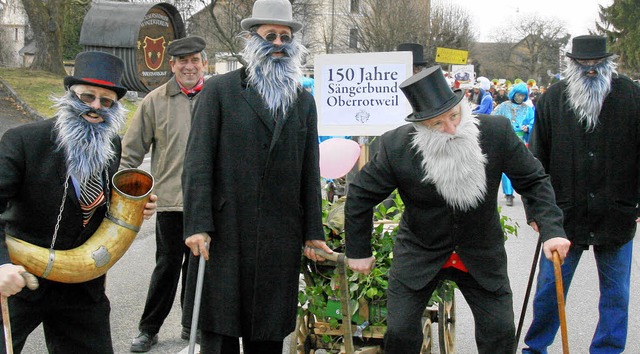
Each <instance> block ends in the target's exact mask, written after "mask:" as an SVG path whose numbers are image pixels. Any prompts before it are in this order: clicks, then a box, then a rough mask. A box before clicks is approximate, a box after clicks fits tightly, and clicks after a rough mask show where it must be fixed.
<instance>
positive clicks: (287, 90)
mask: <svg viewBox="0 0 640 354" xmlns="http://www.w3.org/2000/svg"><path fill="white" fill-rule="evenodd" d="M245 34H246V33H245ZM243 38H246V39H245V46H244V49H243V50H242V56H243V57H244V58H245V59H246V61H247V63H248V65H247V73H248V81H249V84H250V85H251V86H253V87H254V88H255V89H256V90H257V91H258V93H259V94H260V96H262V99H263V100H264V102H265V104H266V105H267V108H269V110H270V111H271V113H272V114H274V115H277V114H278V113H281V114H282V115H283V116H284V114H286V112H287V110H288V109H289V107H291V105H292V104H293V102H295V100H296V98H297V97H298V89H299V88H300V87H301V85H300V81H299V80H300V78H301V77H302V57H303V56H304V55H305V54H306V53H307V49H306V48H305V47H304V46H303V45H302V44H300V43H299V42H298V41H297V40H296V39H294V40H293V41H292V42H291V43H288V44H283V45H282V46H280V47H277V46H275V45H273V43H270V42H267V41H265V40H263V39H262V38H261V37H260V36H258V35H257V34H250V35H248V36H243ZM278 50H281V51H282V52H283V53H284V54H285V56H283V57H281V58H274V57H272V56H271V53H273V52H277V51H278Z"/></svg>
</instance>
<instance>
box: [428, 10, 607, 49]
mask: <svg viewBox="0 0 640 354" xmlns="http://www.w3.org/2000/svg"><path fill="white" fill-rule="evenodd" d="M440 1H444V2H445V3H452V4H456V5H459V6H460V7H462V8H464V9H466V10H467V11H468V12H469V14H470V15H471V18H472V20H473V22H474V24H475V26H476V28H477V32H476V33H477V34H476V39H477V40H478V41H480V42H487V41H490V40H491V34H492V33H494V32H495V31H496V29H498V28H502V27H504V26H505V24H508V23H509V22H510V19H511V18H512V17H514V16H515V17H519V16H520V15H527V14H537V15H538V16H539V17H542V18H548V17H552V18H556V19H558V20H560V21H562V22H564V25H565V27H566V28H567V30H568V32H569V34H571V36H572V37H575V36H579V35H582V34H588V32H587V30H588V29H594V28H595V25H594V24H595V21H596V20H597V19H598V11H599V8H598V5H603V6H605V7H606V6H610V5H611V4H612V3H613V0H525V1H517V0H516V1H514V0H485V1H481V0H440Z"/></svg>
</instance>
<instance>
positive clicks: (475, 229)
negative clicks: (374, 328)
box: [345, 66, 569, 354]
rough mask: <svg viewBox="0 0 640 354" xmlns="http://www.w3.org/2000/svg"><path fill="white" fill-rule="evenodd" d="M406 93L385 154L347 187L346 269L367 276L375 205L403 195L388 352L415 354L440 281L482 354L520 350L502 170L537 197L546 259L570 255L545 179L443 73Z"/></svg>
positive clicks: (505, 126) (418, 78) (384, 141)
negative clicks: (466, 314)
mask: <svg viewBox="0 0 640 354" xmlns="http://www.w3.org/2000/svg"><path fill="white" fill-rule="evenodd" d="M400 88H401V89H402V91H403V93H404V94H405V96H406V97H407V99H408V100H409V103H410V104H411V106H412V108H413V113H411V114H410V115H409V116H407V117H406V118H405V120H406V121H408V122H409V124H406V125H403V126H401V127H399V128H397V129H395V130H392V131H389V132H387V133H385V134H383V135H382V136H381V137H380V150H379V152H378V153H376V154H375V155H374V156H373V158H372V159H371V160H370V161H369V162H368V163H367V164H366V165H365V166H364V167H363V168H362V170H360V172H359V173H358V174H357V175H356V177H355V179H354V181H353V182H352V183H351V184H350V185H349V191H348V194H347V202H346V206H345V217H346V220H345V232H346V254H347V257H348V263H349V267H350V268H351V269H352V270H354V271H357V272H363V273H369V272H370V270H371V267H372V264H373V263H374V262H375V259H374V257H373V256H372V250H371V231H372V230H371V228H372V224H371V220H372V217H373V209H374V207H375V206H376V205H377V204H378V203H380V202H381V201H382V200H384V199H385V198H386V197H387V196H388V195H389V193H391V192H392V191H394V190H397V191H398V193H399V194H400V197H401V198H402V200H403V202H404V204H405V211H404V213H403V215H402V219H401V221H400V228H399V231H398V234H397V236H396V241H395V246H394V250H393V254H394V257H393V264H392V266H391V269H390V271H389V286H388V289H387V309H388V317H387V332H386V334H385V341H384V350H385V353H386V354H412V353H419V352H420V347H421V344H422V327H421V317H422V313H423V311H424V309H425V307H426V306H427V302H428V301H429V299H430V297H431V294H432V292H433V291H434V290H435V289H436V287H437V286H438V283H439V282H440V281H443V280H453V281H455V282H456V284H457V285H458V287H459V288H460V290H461V291H462V294H463V295H464V297H465V299H466V300H467V302H468V303H469V306H470V308H471V311H472V312H473V315H474V319H475V328H476V330H475V338H476V344H477V347H478V352H479V353H481V354H482V353H486V354H489V353H491V354H495V353H505V354H506V353H508V354H512V353H513V352H514V350H515V348H516V343H515V326H514V314H513V300H512V292H511V287H510V285H509V278H508V275H507V255H506V251H505V248H504V237H505V235H504V233H503V231H502V228H501V227H500V214H499V213H498V202H497V199H498V198H497V194H498V188H499V186H500V180H501V175H502V173H506V174H507V175H509V177H510V178H511V180H512V182H513V186H514V188H515V189H516V190H517V191H518V192H519V193H520V194H521V195H524V196H527V197H528V198H530V200H531V204H530V206H529V212H530V215H532V216H533V217H534V218H535V220H536V221H537V222H538V224H539V225H540V230H541V237H542V239H543V240H544V241H545V243H544V252H545V255H546V256H547V257H548V258H551V257H552V252H553V251H558V253H559V255H560V257H561V258H564V255H565V254H566V252H567V251H568V249H569V241H567V240H566V238H565V235H564V231H563V229H562V213H561V211H560V209H559V208H558V207H557V206H556V204H555V198H554V194H553V189H552V188H551V182H550V181H549V176H548V175H546V174H545V172H544V170H543V169H542V166H541V164H540V163H539V162H538V161H537V160H536V159H535V158H534V157H533V155H532V154H531V153H530V152H529V150H528V149H527V148H526V147H525V145H524V144H523V143H522V141H521V140H520V139H519V138H518V137H517V136H516V134H515V133H514V131H513V129H512V128H511V123H510V122H509V120H508V119H506V118H504V117H502V116H490V115H477V116H475V115H472V114H471V107H470V105H469V103H468V102H467V100H463V99H462V98H463V97H464V94H463V92H462V91H461V90H456V91H455V92H454V91H452V90H451V89H450V88H449V85H448V83H447V81H446V79H445V77H444V75H443V72H442V70H441V69H440V67H439V66H434V67H430V68H427V69H425V70H423V71H421V72H420V73H418V74H416V75H413V76H412V77H410V78H409V79H407V80H406V81H404V82H403V83H402V84H401V85H400Z"/></svg>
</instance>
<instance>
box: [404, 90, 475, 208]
mask: <svg viewBox="0 0 640 354" xmlns="http://www.w3.org/2000/svg"><path fill="white" fill-rule="evenodd" d="M461 114H462V119H461V121H460V125H458V128H457V130H456V134H455V135H450V134H447V133H441V132H438V131H434V130H431V129H429V128H427V127H425V126H423V125H421V124H418V123H415V124H414V126H415V128H416V133H415V135H414V137H413V139H412V142H411V145H412V146H413V148H415V149H416V150H417V152H418V153H419V154H421V155H422V169H423V172H424V177H423V179H422V181H423V182H425V183H433V184H434V185H435V187H436V190H437V191H438V193H440V195H441V196H442V197H443V198H444V199H445V201H446V202H447V204H448V205H449V206H450V207H452V208H455V209H458V210H462V211H468V210H470V209H473V208H475V207H476V206H478V204H480V202H482V201H483V200H484V197H485V195H486V191H487V177H486V173H485V165H486V164H487V157H486V156H485V155H484V154H483V153H482V149H481V148H480V143H479V136H480V130H479V129H478V124H479V122H478V120H477V118H475V117H472V116H471V108H470V107H469V105H468V104H464V103H463V104H462V113H461Z"/></svg>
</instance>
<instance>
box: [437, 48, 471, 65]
mask: <svg viewBox="0 0 640 354" xmlns="http://www.w3.org/2000/svg"><path fill="white" fill-rule="evenodd" d="M468 56H469V52H468V51H466V50H459V49H449V48H441V47H437V48H436V63H447V64H466V63H467V57H468Z"/></svg>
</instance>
